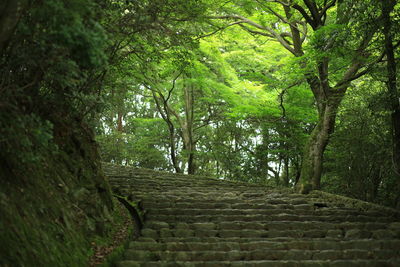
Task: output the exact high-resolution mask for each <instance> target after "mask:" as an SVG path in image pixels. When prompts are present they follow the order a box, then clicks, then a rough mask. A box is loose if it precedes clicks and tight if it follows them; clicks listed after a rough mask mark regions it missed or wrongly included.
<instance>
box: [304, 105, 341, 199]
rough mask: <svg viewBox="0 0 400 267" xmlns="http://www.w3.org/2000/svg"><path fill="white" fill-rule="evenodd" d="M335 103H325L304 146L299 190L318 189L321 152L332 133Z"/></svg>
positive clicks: (335, 111) (320, 172) (336, 109)
mask: <svg viewBox="0 0 400 267" xmlns="http://www.w3.org/2000/svg"><path fill="white" fill-rule="evenodd" d="M338 106H339V105H338V104H337V105H327V106H326V107H325V109H324V110H323V113H322V114H320V115H319V119H318V123H317V126H316V127H315V128H314V130H313V131H312V133H311V135H310V138H309V140H308V142H307V144H306V146H305V149H304V154H303V162H302V167H301V173H300V179H299V182H298V184H297V187H298V189H299V190H300V191H303V190H305V189H307V188H311V189H319V188H320V186H321V182H320V181H321V174H322V162H323V154H324V151H325V148H326V146H327V145H328V142H329V136H330V134H331V133H333V130H334V125H335V119H336V114H337V111H338Z"/></svg>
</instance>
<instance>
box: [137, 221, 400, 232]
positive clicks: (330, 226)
mask: <svg viewBox="0 0 400 267" xmlns="http://www.w3.org/2000/svg"><path fill="white" fill-rule="evenodd" d="M144 226H145V227H146V228H150V229H154V230H160V229H162V228H168V229H191V230H221V229H223V230H315V229H318V230H340V231H348V230H351V229H359V230H366V231H375V230H388V231H391V232H393V234H396V233H398V234H399V232H400V229H397V228H394V227H392V224H387V223H362V222H339V223H331V222H321V221H305V222H303V221H269V222H265V221H250V222H243V221H227V222H201V223H184V222H173V223H167V222H162V221H153V220H147V221H146V222H145V225H144ZM396 226H397V225H396Z"/></svg>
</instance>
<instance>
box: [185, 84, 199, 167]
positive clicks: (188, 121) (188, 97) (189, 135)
mask: <svg viewBox="0 0 400 267" xmlns="http://www.w3.org/2000/svg"><path fill="white" fill-rule="evenodd" d="M184 96H185V122H184V123H183V125H182V135H183V142H184V149H185V150H186V151H185V152H186V154H187V167H188V174H195V172H196V166H195V150H196V144H195V141H194V138H193V123H194V99H193V88H192V87H191V86H186V87H185V88H184Z"/></svg>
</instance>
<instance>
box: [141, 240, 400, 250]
mask: <svg viewBox="0 0 400 267" xmlns="http://www.w3.org/2000/svg"><path fill="white" fill-rule="evenodd" d="M137 241H138V242H153V243H157V242H159V243H170V242H205V243H218V242H237V243H252V242H265V241H270V242H293V241H304V242H306V243H309V244H314V245H313V246H315V247H317V246H318V247H320V248H319V249H331V247H330V246H331V245H332V242H338V243H340V242H345V243H341V244H344V245H348V247H345V248H350V249H351V248H359V249H364V248H366V249H369V248H371V246H372V247H374V248H375V246H377V245H379V244H381V247H380V248H382V249H389V250H390V249H393V248H395V249H399V250H400V243H399V239H347V240H344V239H342V238H327V237H325V238H305V237H304V238H301V239H299V238H293V237H274V238H272V237H271V238H261V237H260V238H255V237H251V238H250V237H248V238H246V237H230V238H220V237H165V238H159V239H158V241H156V240H155V239H153V238H149V237H139V238H138V240H137ZM378 241H379V242H381V243H375V242H378ZM370 242H371V243H372V244H373V245H370ZM304 244H305V243H304ZM353 245H354V247H352V246H353ZM336 248H337V247H336ZM378 248H379V247H376V249H378Z"/></svg>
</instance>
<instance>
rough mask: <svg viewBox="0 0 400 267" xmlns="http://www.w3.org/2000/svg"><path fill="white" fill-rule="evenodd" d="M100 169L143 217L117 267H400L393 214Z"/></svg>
mask: <svg viewBox="0 0 400 267" xmlns="http://www.w3.org/2000/svg"><path fill="white" fill-rule="evenodd" d="M105 169H106V170H105V171H106V174H107V176H108V177H109V181H110V183H111V185H112V187H113V188H114V189H115V190H118V191H119V192H121V194H125V195H132V196H134V199H136V200H142V205H143V208H144V209H145V211H146V215H145V223H144V226H143V229H142V230H141V236H140V237H139V238H137V239H136V240H134V241H132V242H131V243H130V245H129V248H128V249H127V250H126V251H125V253H124V259H123V260H121V261H120V262H118V264H117V266H118V267H133V266H338V267H339V266H340V267H342V266H343V267H346V266H363V267H364V266H379V267H380V266H400V215H399V213H398V212H396V211H395V210H391V209H388V208H384V207H381V206H377V205H373V204H368V203H365V202H361V201H357V200H353V199H348V198H343V197H339V196H335V195H331V194H327V193H323V192H320V191H314V192H312V193H311V194H308V195H301V194H296V193H294V192H292V191H290V190H274V189H271V188H266V187H263V186H257V185H252V184H245V183H234V182H228V181H223V180H218V179H211V178H206V177H200V176H188V175H179V174H171V173H165V172H156V171H152V170H147V169H137V168H129V167H121V166H111V165H107V167H106V168H105Z"/></svg>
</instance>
